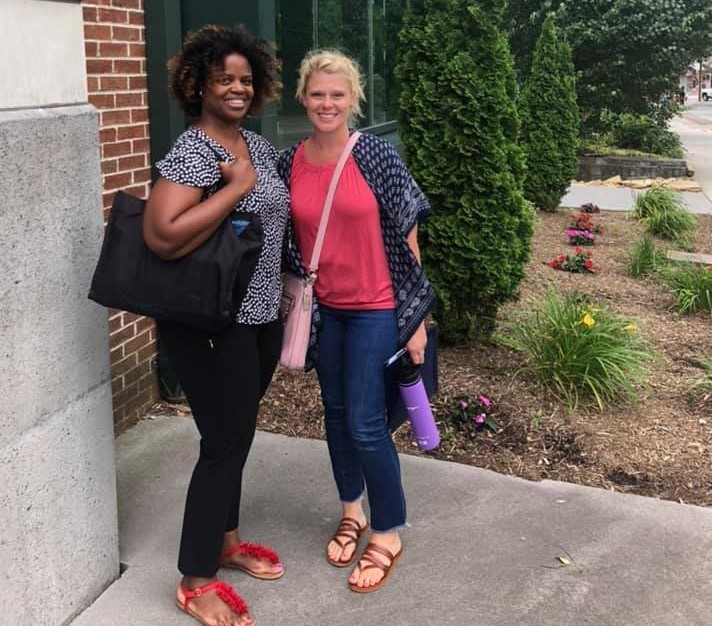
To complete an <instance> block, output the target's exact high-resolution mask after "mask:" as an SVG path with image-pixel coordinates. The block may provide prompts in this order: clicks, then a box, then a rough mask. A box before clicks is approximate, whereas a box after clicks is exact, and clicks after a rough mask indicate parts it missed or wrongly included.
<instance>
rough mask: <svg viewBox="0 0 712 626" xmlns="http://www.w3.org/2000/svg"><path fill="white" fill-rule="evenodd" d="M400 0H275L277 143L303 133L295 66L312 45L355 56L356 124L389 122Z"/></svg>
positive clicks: (394, 92) (285, 143)
mask: <svg viewBox="0 0 712 626" xmlns="http://www.w3.org/2000/svg"><path fill="white" fill-rule="evenodd" d="M404 4H405V2H404V0H311V1H309V0H307V1H306V2H305V1H304V0H277V1H276V3H275V5H276V6H275V8H276V19H277V24H276V35H277V54H278V56H279V57H280V59H281V60H282V80H283V82H284V90H283V94H282V101H281V103H280V105H279V107H278V118H277V124H278V136H277V137H276V144H277V145H278V147H284V146H288V145H291V144H292V143H294V142H295V141H297V140H299V139H301V138H302V137H304V136H306V135H307V134H308V133H309V130H310V127H309V123H308V122H307V120H306V117H305V115H304V111H303V108H302V106H301V104H299V103H298V102H297V101H296V100H295V99H294V92H295V90H296V86H297V69H298V67H299V62H300V61H301V60H302V58H303V56H304V54H305V53H306V52H307V51H309V50H311V49H314V48H338V49H340V50H342V51H343V52H345V53H346V54H348V55H349V56H351V57H352V58H354V59H356V60H357V61H358V63H359V65H360V67H361V71H362V74H363V79H364V87H365V92H366V102H365V103H364V105H363V106H362V109H363V114H364V115H363V117H362V118H360V119H358V120H356V122H355V125H356V126H359V127H366V126H377V125H380V124H384V123H386V122H390V121H393V120H395V117H396V109H397V105H398V89H397V85H396V81H395V78H394V76H393V68H394V66H395V61H396V45H397V39H398V30H399V28H400V22H401V15H402V11H403V5H404Z"/></svg>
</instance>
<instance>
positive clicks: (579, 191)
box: [559, 185, 712, 215]
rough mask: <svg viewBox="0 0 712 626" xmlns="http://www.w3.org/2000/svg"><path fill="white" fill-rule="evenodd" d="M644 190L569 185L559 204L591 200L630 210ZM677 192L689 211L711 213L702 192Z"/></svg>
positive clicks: (602, 206)
mask: <svg viewBox="0 0 712 626" xmlns="http://www.w3.org/2000/svg"><path fill="white" fill-rule="evenodd" d="M644 191H645V190H638V189H630V188H628V187H605V186H603V185H600V186H599V185H571V187H569V189H568V191H567V192H566V195H565V196H564V197H563V198H562V200H561V203H560V205H559V206H560V207H561V208H563V209H578V208H579V207H580V206H581V205H582V204H585V203H587V202H593V203H594V204H595V205H597V206H598V208H599V209H601V210H603V211H630V210H631V209H632V208H633V204H634V203H635V198H636V196H637V195H638V194H640V193H643V192H644ZM679 193H680V197H681V199H682V201H683V202H684V203H685V204H686V205H687V208H688V210H689V211H690V213H696V214H698V215H710V214H712V202H710V200H709V198H708V197H707V196H706V195H705V193H704V192H702V191H682V192H679Z"/></svg>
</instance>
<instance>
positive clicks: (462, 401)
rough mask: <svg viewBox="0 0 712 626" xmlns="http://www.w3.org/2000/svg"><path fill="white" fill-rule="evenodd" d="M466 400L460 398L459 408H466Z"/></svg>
mask: <svg viewBox="0 0 712 626" xmlns="http://www.w3.org/2000/svg"><path fill="white" fill-rule="evenodd" d="M467 406H468V405H467V402H465V401H464V400H460V408H461V409H462V410H463V411H464V410H465V409H466V408H467Z"/></svg>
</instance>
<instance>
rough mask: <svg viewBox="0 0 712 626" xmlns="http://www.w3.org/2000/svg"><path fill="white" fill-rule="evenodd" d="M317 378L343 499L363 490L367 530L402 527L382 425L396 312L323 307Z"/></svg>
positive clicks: (394, 463) (400, 500)
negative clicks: (386, 366) (368, 520)
mask: <svg viewBox="0 0 712 626" xmlns="http://www.w3.org/2000/svg"><path fill="white" fill-rule="evenodd" d="M319 312H320V314H321V327H320V329H319V359H318V364H317V374H318V377H319V384H320V385H321V396H322V401H323V403H324V416H325V425H326V440H327V443H328V447H329V456H330V457H331V466H332V469H333V471H334V479H335V481H336V486H337V488H338V490H339V497H340V498H341V501H342V502H354V501H356V500H358V499H359V498H360V497H361V495H362V493H363V489H364V483H365V485H366V489H367V492H368V502H369V507H370V509H371V528H372V529H373V530H374V531H377V532H386V531H390V530H393V529H396V528H398V527H400V526H403V525H404V524H405V497H404V495H403V486H402V485H401V473H400V464H399V462H398V455H397V453H396V449H395V446H394V445H393V440H392V439H391V436H390V433H389V431H388V424H387V422H386V401H385V397H386V377H385V372H384V367H383V364H384V362H385V361H386V359H388V357H390V356H391V355H392V354H393V353H394V352H395V351H396V345H397V341H398V326H397V322H396V317H395V312H394V311H393V310H387V311H353V310H351V311H344V310H340V309H331V308H329V307H325V306H323V305H321V306H320V307H319Z"/></svg>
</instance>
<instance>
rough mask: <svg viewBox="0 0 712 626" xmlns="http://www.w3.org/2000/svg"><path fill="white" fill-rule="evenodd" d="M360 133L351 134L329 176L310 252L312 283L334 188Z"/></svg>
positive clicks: (317, 265) (322, 243)
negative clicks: (317, 228) (327, 189)
mask: <svg viewBox="0 0 712 626" xmlns="http://www.w3.org/2000/svg"><path fill="white" fill-rule="evenodd" d="M360 136H361V133H360V132H358V131H357V130H356V131H354V132H353V133H351V137H349V140H348V142H347V143H346V145H345V146H344V150H343V152H342V153H341V156H340V157H339V161H338V162H337V163H336V168H335V169H334V173H333V174H332V175H331V182H330V183H329V191H327V193H326V200H324V209H323V210H322V213H321V220H320V222H319V230H318V231H317V233H316V241H315V242H314V249H313V250H312V256H311V261H310V262H309V279H310V280H311V281H312V282H313V281H315V280H316V271H317V269H318V268H319V257H320V256H321V249H322V247H323V246H324V235H325V234H326V225H327V223H328V222H329V215H331V205H332V203H333V202H334V194H335V193H336V187H337V185H338V184H339V178H341V172H343V171H344V165H346V160H347V159H348V158H349V155H350V154H351V150H353V147H354V146H355V145H356V142H357V141H358V138H359V137H360Z"/></svg>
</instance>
